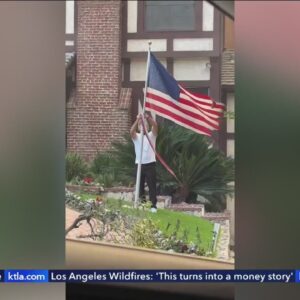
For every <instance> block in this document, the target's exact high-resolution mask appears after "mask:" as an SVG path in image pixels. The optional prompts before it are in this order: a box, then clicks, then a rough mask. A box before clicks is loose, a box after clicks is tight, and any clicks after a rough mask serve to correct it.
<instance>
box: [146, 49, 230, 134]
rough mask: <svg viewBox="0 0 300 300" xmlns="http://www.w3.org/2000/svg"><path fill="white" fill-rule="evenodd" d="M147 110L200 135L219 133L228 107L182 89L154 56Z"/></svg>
mask: <svg viewBox="0 0 300 300" xmlns="http://www.w3.org/2000/svg"><path fill="white" fill-rule="evenodd" d="M145 109H146V110H149V111H153V112H155V113H156V114H157V115H159V116H161V117H163V118H166V119H169V120H171V121H173V122H175V123H177V124H178V125H181V126H183V127H186V128H188V129H191V130H193V131H195V132H197V133H199V134H204V135H208V136H211V134H212V131H213V130H218V129H219V118H220V117H221V116H222V115H223V111H224V105H223V104H222V103H216V102H215V101H214V100H213V99H211V98H210V97H209V96H206V95H200V94H195V93H191V92H189V91H187V90H186V89H184V88H183V87H182V86H180V85H179V84H178V83H177V81H176V80H175V79H174V78H173V77H172V76H171V75H170V74H169V73H168V71H167V70H166V69H165V67H164V66H163V65H162V64H161V63H160V62H159V61H158V60H157V59H156V58H155V56H154V55H153V54H152V53H150V61H149V73H148V82H147V92H146V103H145Z"/></svg>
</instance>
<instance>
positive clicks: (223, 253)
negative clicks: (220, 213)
mask: <svg viewBox="0 0 300 300" xmlns="http://www.w3.org/2000/svg"><path fill="white" fill-rule="evenodd" d="M220 225H221V226H220V229H221V237H220V238H219V242H218V244H217V247H216V251H217V256H216V258H219V259H224V260H228V261H231V262H234V259H233V258H232V257H231V256H230V255H229V254H230V253H229V242H230V229H229V220H226V221H223V222H220Z"/></svg>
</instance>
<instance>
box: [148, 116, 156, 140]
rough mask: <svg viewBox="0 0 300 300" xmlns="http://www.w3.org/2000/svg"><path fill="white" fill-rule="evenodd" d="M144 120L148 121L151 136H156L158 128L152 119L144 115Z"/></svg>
mask: <svg viewBox="0 0 300 300" xmlns="http://www.w3.org/2000/svg"><path fill="white" fill-rule="evenodd" d="M146 120H147V121H148V123H149V125H150V126H151V127H152V128H151V131H152V133H153V135H155V136H157V134H158V126H157V123H156V121H155V120H153V119H152V117H151V116H150V115H149V114H147V113H146Z"/></svg>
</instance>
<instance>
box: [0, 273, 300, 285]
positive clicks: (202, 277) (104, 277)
mask: <svg viewBox="0 0 300 300" xmlns="http://www.w3.org/2000/svg"><path fill="white" fill-rule="evenodd" d="M0 282H3V283H18V282H19V283H21V282H22V283H26V282H27V283H46V282H56V283H57V282H67V283H100V282H257V283H269V282H281V283H299V282H300V270H0Z"/></svg>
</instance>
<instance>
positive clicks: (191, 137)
mask: <svg viewBox="0 0 300 300" xmlns="http://www.w3.org/2000/svg"><path fill="white" fill-rule="evenodd" d="M210 144H211V143H210V141H209V138H207V137H205V136H202V135H199V134H196V133H194V132H192V131H190V130H188V129H185V128H183V127H181V126H177V125H171V124H167V123H165V124H161V125H160V126H159V134H158V138H157V144H156V149H157V151H158V153H159V154H160V155H161V156H162V157H163V159H164V160H165V161H166V162H167V164H168V165H169V166H170V167H171V168H172V169H173V171H174V172H175V174H176V176H177V178H178V181H177V180H176V179H175V178H174V177H172V175H170V174H169V173H168V172H167V170H166V169H165V168H164V167H163V166H162V165H161V164H160V163H159V162H158V164H157V179H158V184H159V191H160V192H161V193H169V194H172V196H173V201H174V202H181V201H187V202H189V201H190V200H191V199H192V198H193V197H195V196H196V195H201V196H203V197H205V198H206V199H207V200H213V199H215V198H216V197H221V198H222V197H224V196H225V195H226V194H227V193H230V192H231V188H230V187H229V186H228V183H229V182H231V181H233V180H234V164H233V160H232V159H230V158H227V157H225V155H224V154H222V153H221V152H220V151H219V150H217V149H214V148H213V147H210ZM113 146H114V147H113V151H112V153H113V155H114V157H115V159H116V161H117V162H118V164H119V168H120V172H122V174H124V175H126V176H128V177H131V178H132V179H133V180H134V176H135V172H134V160H135V155H134V147H133V143H132V141H131V139H130V137H129V136H128V137H126V138H125V141H124V143H120V142H119V143H114V145H113Z"/></svg>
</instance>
